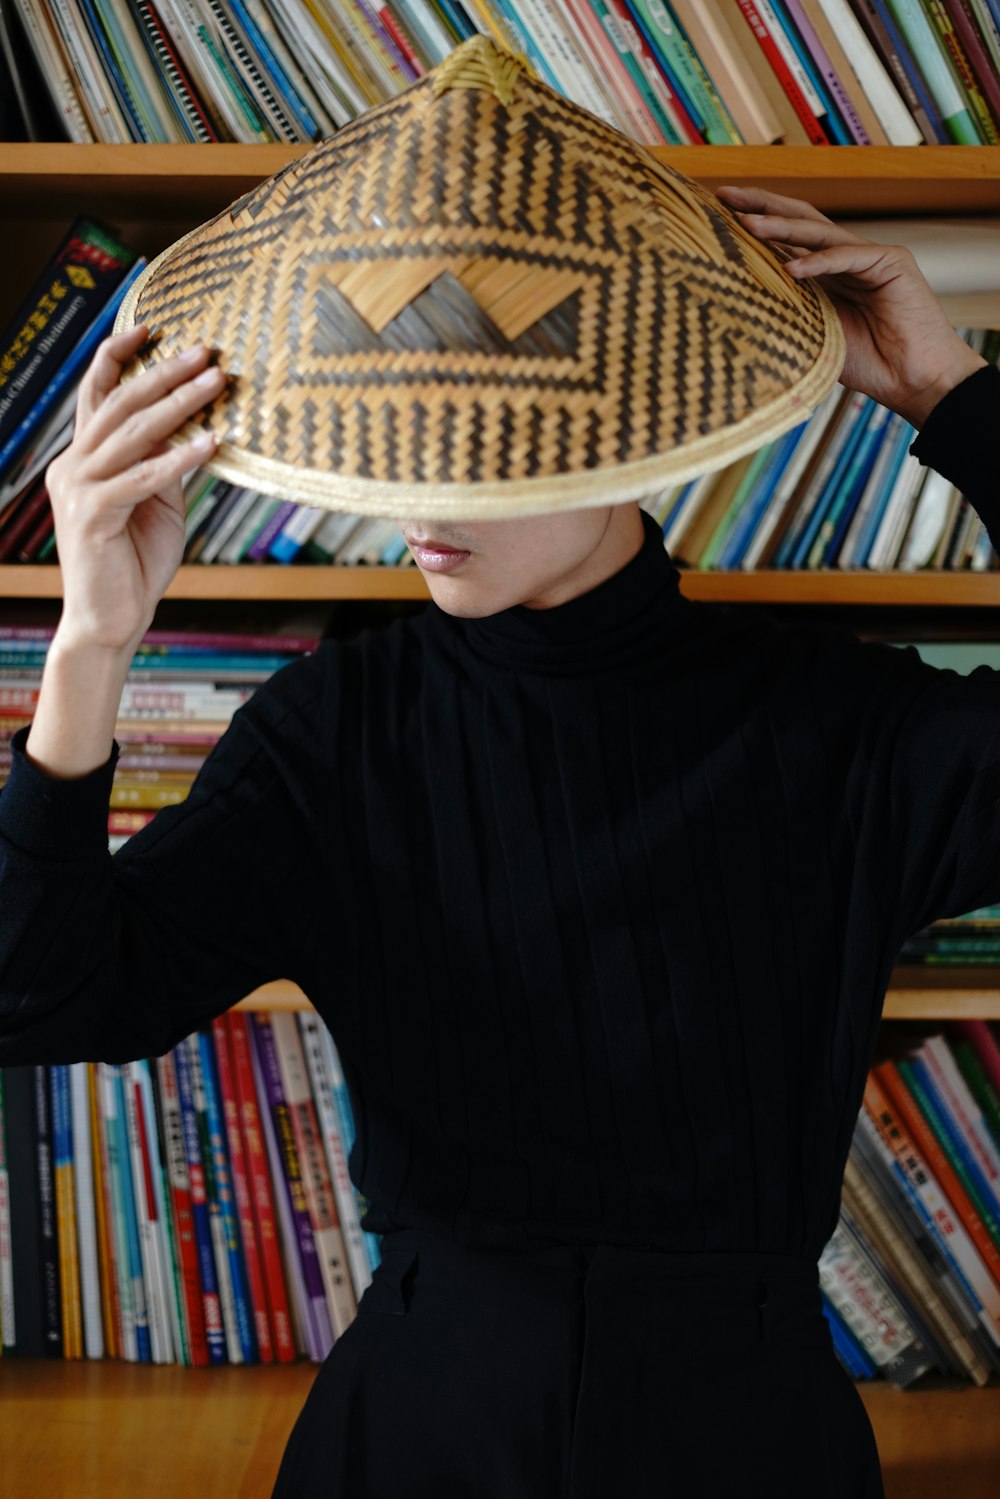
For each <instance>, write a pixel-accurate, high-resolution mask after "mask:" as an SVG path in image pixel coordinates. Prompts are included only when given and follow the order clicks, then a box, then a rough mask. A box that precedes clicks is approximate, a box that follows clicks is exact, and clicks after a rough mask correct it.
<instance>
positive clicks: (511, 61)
mask: <svg viewBox="0 0 1000 1499" xmlns="http://www.w3.org/2000/svg"><path fill="white" fill-rule="evenodd" d="M533 77H534V73H533V71H532V67H531V64H530V63H529V61H528V59H527V58H526V57H523V56H522V55H521V53H520V52H509V51H508V50H507V48H506V47H501V46H500V45H499V44H498V43H497V42H495V41H494V40H493V38H492V37H491V36H483V35H481V34H477V35H476V36H472V37H470V38H469V39H468V41H466V42H462V44H461V45H460V46H458V47H456V48H455V50H454V52H449V54H448V56H447V57H446V58H445V59H444V61H443V62H441V63H439V64H438V66H437V67H436V68H435V69H434V70H433V72H432V73H431V75H430V81H431V87H432V88H433V90H434V93H435V94H442V93H443V92H444V90H445V89H448V88H482V89H489V90H490V92H491V93H494V94H495V95H496V97H497V98H498V99H499V100H500V103H501V104H509V103H510V101H511V99H513V97H514V91H515V90H516V88H517V85H518V83H519V82H520V81H521V79H522V78H533Z"/></svg>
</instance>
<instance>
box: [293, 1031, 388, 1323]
mask: <svg viewBox="0 0 1000 1499" xmlns="http://www.w3.org/2000/svg"><path fill="white" fill-rule="evenodd" d="M298 1020H299V1030H300V1031H301V1033H302V1045H303V1048H304V1050H305V1054H306V1063H307V1065H308V1067H309V1077H310V1080H311V1082H312V1091H313V1097H314V1098H315V1099H316V1110H317V1113H318V1115H319V1121H320V1126H321V1128H322V1130H323V1146H324V1149H325V1150H326V1158H327V1165H328V1166H329V1168H330V1178H331V1180H332V1182H333V1191H334V1196H335V1197H336V1199H337V1212H338V1215H339V1217H340V1228H341V1233H342V1234H343V1236H344V1248H345V1250H346V1252H347V1262H348V1265H349V1266H350V1270H351V1279H352V1281H353V1283H354V1294H355V1296H356V1297H357V1298H358V1299H359V1300H360V1299H361V1297H362V1295H363V1294H364V1291H365V1287H366V1286H367V1285H368V1284H369V1283H370V1281H371V1278H372V1272H371V1266H370V1264H369V1261H368V1255H367V1252H366V1250H365V1242H364V1234H363V1232H362V1229H361V1218H360V1216H359V1214H358V1204H357V1198H356V1197H355V1195H354V1187H353V1185H352V1182H351V1178H350V1173H349V1172H348V1169H347V1155H346V1153H345V1151H344V1145H343V1141H342V1140H341V1138H340V1130H339V1128H338V1125H337V1108H336V1104H335V1102H334V1097H333V1081H332V1079H331V1077H330V1071H329V1068H328V1066H327V1052H326V1047H325V1046H324V1044H323V1036H322V1031H323V1030H324V1029H325V1026H324V1025H323V1021H322V1020H320V1018H319V1016H318V1015H317V1014H316V1013H315V1011H313V1010H300V1011H299V1014H298Z"/></svg>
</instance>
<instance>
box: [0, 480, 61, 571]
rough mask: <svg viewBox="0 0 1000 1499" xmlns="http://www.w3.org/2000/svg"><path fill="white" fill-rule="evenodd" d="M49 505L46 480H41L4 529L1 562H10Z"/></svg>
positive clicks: (0, 544)
mask: <svg viewBox="0 0 1000 1499" xmlns="http://www.w3.org/2000/svg"><path fill="white" fill-rule="evenodd" d="M48 504H49V491H48V489H47V488H46V487H45V480H44V478H40V479H39V480H38V482H37V486H36V487H34V488H32V489H31V490H30V491H29V493H28V494H27V495H26V496H25V498H24V499H23V500H22V501H21V504H20V505H19V506H18V510H17V513H16V514H15V515H11V516H10V519H9V522H8V524H7V525H6V526H5V527H4V530H3V534H2V536H0V562H9V561H10V559H11V557H13V555H14V553H15V551H16V550H17V548H18V547H19V546H20V544H21V542H22V541H23V540H24V538H25V537H26V536H27V535H28V533H29V531H30V530H31V529H32V527H33V526H35V525H36V524H37V523H38V520H39V517H40V516H42V515H43V514H44V513H45V510H46V509H47V507H48Z"/></svg>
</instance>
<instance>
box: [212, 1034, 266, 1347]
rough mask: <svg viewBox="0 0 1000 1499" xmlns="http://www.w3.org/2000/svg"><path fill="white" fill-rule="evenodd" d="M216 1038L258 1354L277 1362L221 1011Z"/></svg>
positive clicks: (216, 1052)
mask: <svg viewBox="0 0 1000 1499" xmlns="http://www.w3.org/2000/svg"><path fill="white" fill-rule="evenodd" d="M212 1042H213V1045H214V1048H215V1065H216V1071H217V1073H218V1081H219V1096H220V1100H221V1105H222V1117H223V1121H224V1123H225V1129H226V1141H227V1144H228V1147H229V1169H230V1175H231V1177H232V1183H233V1199H234V1206H235V1211H236V1215H237V1219H238V1223H239V1238H240V1242H241V1244H242V1246H243V1256H244V1260H245V1264H246V1278H247V1289H248V1293H249V1298H250V1305H251V1307H252V1310H253V1324H254V1331H255V1334H256V1339H257V1357H258V1359H259V1361H260V1362H261V1363H262V1364H273V1363H274V1344H273V1342H272V1339H271V1328H270V1325H269V1323H268V1319H267V1301H266V1297H265V1294H264V1279H263V1274H262V1270H261V1263H260V1256H259V1254H258V1249H257V1236H256V1233H255V1232H254V1222H253V1211H252V1208H251V1199H250V1185H249V1181H248V1176H247V1167H246V1161H245V1159H244V1153H243V1140H242V1137H241V1135H240V1118H239V1101H238V1099H237V1096H236V1083H235V1078H234V1076H233V1064H232V1058H231V1056H230V1051H229V1039H228V1030H227V1027H226V1024H225V1020H224V1017H223V1016H221V1015H217V1016H216V1017H215V1019H214V1020H213V1021H212Z"/></svg>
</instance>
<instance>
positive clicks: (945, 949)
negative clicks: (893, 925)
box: [897, 906, 1000, 967]
mask: <svg viewBox="0 0 1000 1499" xmlns="http://www.w3.org/2000/svg"><path fill="white" fill-rule="evenodd" d="M897 961H898V962H900V963H913V964H917V965H921V964H927V965H929V966H931V967H942V966H945V967H968V966H970V965H972V966H975V965H978V964H988V965H991V966H992V965H994V964H997V963H1000V906H982V907H981V908H980V909H979V910H977V911H970V912H968V913H967V914H966V915H964V916H950V917H943V918H941V919H940V920H938V921H935V922H934V924H933V925H932V926H928V927H924V928H923V930H922V931H919V932H914V933H913V935H912V936H910V937H907V939H906V941H905V942H904V943H903V946H902V947H901V948H900V951H899V957H898V959H897Z"/></svg>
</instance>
